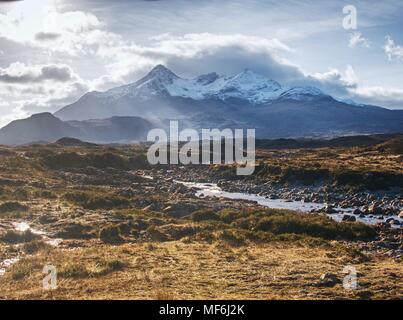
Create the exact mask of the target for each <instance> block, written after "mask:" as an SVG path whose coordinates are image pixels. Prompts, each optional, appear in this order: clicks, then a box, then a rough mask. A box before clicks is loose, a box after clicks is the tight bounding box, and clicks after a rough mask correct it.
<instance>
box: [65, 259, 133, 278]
mask: <svg viewBox="0 0 403 320" xmlns="http://www.w3.org/2000/svg"><path fill="white" fill-rule="evenodd" d="M125 266H126V264H125V263H124V262H122V261H120V260H104V259H99V260H97V261H94V262H91V263H88V264H82V263H76V262H72V261H69V262H67V263H65V264H63V265H62V266H61V267H59V268H58V275H59V276H60V277H61V278H88V277H100V276H105V275H107V274H109V273H112V272H116V271H121V270H123V269H124V267H125Z"/></svg>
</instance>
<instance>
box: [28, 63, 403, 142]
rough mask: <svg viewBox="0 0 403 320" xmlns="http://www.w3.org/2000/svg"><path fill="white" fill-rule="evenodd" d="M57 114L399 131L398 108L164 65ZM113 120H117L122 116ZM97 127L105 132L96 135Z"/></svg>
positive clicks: (308, 130) (337, 131)
mask: <svg viewBox="0 0 403 320" xmlns="http://www.w3.org/2000/svg"><path fill="white" fill-rule="evenodd" d="M54 116H55V117H57V118H59V119H61V120H62V121H64V122H67V123H68V124H69V125H74V124H75V123H74V121H88V120H91V119H108V118H112V117H140V118H142V119H145V120H146V121H149V122H150V123H152V125H153V126H157V127H164V126H165V125H166V124H167V122H168V120H170V119H174V120H179V124H180V126H181V127H182V128H194V129H200V128H221V129H223V128H254V129H256V135H257V136H258V137H260V138H276V137H306V136H335V135H338V136H340V135H346V134H348V135H351V134H358V133H359V134H367V133H368V134H370V133H393V132H402V131H403V111H402V110H388V109H384V108H381V107H375V106H366V105H357V104H355V103H351V102H343V101H338V100H336V99H334V98H333V97H331V96H329V95H327V94H326V93H324V92H322V91H321V90H319V89H317V88H314V87H291V88H290V87H286V86H283V85H281V84H280V83H278V82H276V81H275V80H273V79H269V78H266V77H264V76H262V75H259V74H257V73H254V72H252V71H250V70H244V71H242V72H240V73H238V74H236V75H232V76H225V75H218V74H217V73H214V72H213V73H208V74H204V75H201V76H198V77H196V78H193V79H185V78H181V77H179V76H178V75H176V74H175V73H174V72H172V71H171V70H169V69H167V68H166V67H164V66H162V65H159V66H156V67H155V68H154V69H153V70H151V72H149V73H148V74H147V75H146V76H145V77H143V78H142V79H140V80H138V81H136V82H134V83H130V84H127V85H124V86H120V87H117V88H112V89H110V90H108V91H106V92H89V93H87V94H85V95H84V96H82V97H81V98H80V99H79V100H78V101H77V102H75V103H73V104H71V105H68V106H66V107H64V108H62V109H61V110H59V111H58V112H56V113H55V114H54ZM27 120H29V121H26V122H22V123H21V124H20V125H21V126H22V127H24V128H25V127H27V126H28V125H30V123H31V122H33V119H27ZM129 122H130V124H136V123H140V122H139V121H135V122H133V121H132V120H130V121H129ZM114 123H116V125H118V126H120V125H121V123H122V122H119V124H118V123H117V122H116V121H115V122H114ZM88 124H89V123H87V122H86V123H85V126H87V125H88ZM92 124H93V122H91V125H92ZM82 125H84V124H80V126H82ZM103 128H108V126H104V127H103ZM22 129H23V128H22ZM63 130H64V129H63ZM108 130H109V129H108ZM108 130H106V129H105V130H104V129H102V130H100V131H97V133H96V134H95V135H94V136H92V135H91V139H92V140H96V138H97V137H98V136H99V137H100V138H102V140H103V141H105V140H107V139H106V138H107V136H108ZM101 131H105V132H102V135H101ZM62 132H64V131H62ZM91 132H94V131H93V130H92V129H91ZM99 140H101V139H99ZM111 140H114V139H112V138H111Z"/></svg>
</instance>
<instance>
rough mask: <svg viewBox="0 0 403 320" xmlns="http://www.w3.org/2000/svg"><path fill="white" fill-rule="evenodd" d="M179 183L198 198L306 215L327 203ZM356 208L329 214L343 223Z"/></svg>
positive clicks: (373, 220)
mask: <svg viewBox="0 0 403 320" xmlns="http://www.w3.org/2000/svg"><path fill="white" fill-rule="evenodd" d="M175 182H177V183H180V184H183V185H185V186H186V187H188V188H194V189H196V190H197V191H196V196H197V197H200V198H203V197H218V198H220V197H222V198H227V199H234V200H249V201H254V202H256V203H257V204H259V205H261V206H264V207H268V208H272V209H287V210H294V211H299V212H304V213H309V212H311V210H313V209H315V210H318V209H322V208H324V207H325V206H326V203H314V202H304V201H291V200H287V199H268V198H266V197H264V196H259V195H256V194H248V193H240V192H227V191H223V190H222V189H221V188H220V187H219V186H217V184H215V183H195V182H183V181H175ZM354 209H356V208H341V207H335V210H337V211H339V213H336V214H329V215H328V216H329V217H331V218H332V219H334V220H336V221H341V220H342V219H343V215H345V214H349V215H353V214H352V212H353V211H354ZM354 217H355V218H356V220H357V221H360V222H363V223H365V224H371V225H374V224H378V223H380V222H384V221H386V220H387V219H390V218H394V219H396V220H399V221H400V222H401V223H402V222H403V219H401V218H399V217H398V216H385V217H384V216H381V217H377V216H373V217H371V216H365V217H363V218H360V217H359V216H358V215H354ZM393 227H395V228H400V227H401V226H393Z"/></svg>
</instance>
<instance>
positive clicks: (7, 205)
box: [0, 201, 28, 213]
mask: <svg viewBox="0 0 403 320" xmlns="http://www.w3.org/2000/svg"><path fill="white" fill-rule="evenodd" d="M26 211H28V207H27V206H26V205H23V204H21V203H19V202H16V201H10V202H4V203H2V204H1V205H0V213H9V212H26Z"/></svg>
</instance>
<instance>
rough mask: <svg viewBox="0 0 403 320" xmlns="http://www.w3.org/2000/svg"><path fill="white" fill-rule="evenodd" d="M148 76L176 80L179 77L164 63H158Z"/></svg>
mask: <svg viewBox="0 0 403 320" xmlns="http://www.w3.org/2000/svg"><path fill="white" fill-rule="evenodd" d="M146 78H160V79H161V80H165V79H166V80H168V79H169V80H174V79H178V78H179V77H178V76H177V75H176V74H175V73H173V72H172V71H171V70H169V69H168V68H167V67H165V66H164V65H162V64H159V65H156V66H155V67H154V68H153V69H152V70H151V71H150V72H149V73H148V75H147V76H146Z"/></svg>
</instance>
